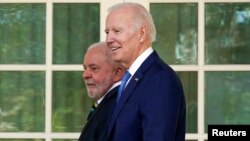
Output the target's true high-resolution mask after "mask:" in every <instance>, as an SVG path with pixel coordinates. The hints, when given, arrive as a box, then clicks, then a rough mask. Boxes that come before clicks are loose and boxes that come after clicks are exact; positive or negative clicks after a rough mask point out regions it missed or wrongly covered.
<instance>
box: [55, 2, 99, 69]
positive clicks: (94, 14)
mask: <svg viewBox="0 0 250 141" xmlns="http://www.w3.org/2000/svg"><path fill="white" fill-rule="evenodd" d="M53 9H54V11H53V12H54V13H53V14H54V15H53V63H54V64H81V63H82V56H83V53H84V52H85V51H86V47H87V46H89V45H90V44H91V43H93V42H97V41H99V40H100V5H99V4H94V3H91V4H87V3H81V4H80V3H74V4H68V3H66V4H64V3H63V4H62V3H56V4H54V7H53Z"/></svg>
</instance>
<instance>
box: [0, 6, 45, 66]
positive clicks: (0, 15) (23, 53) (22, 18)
mask: <svg viewBox="0 0 250 141" xmlns="http://www.w3.org/2000/svg"><path fill="white" fill-rule="evenodd" d="M0 35H1V38H0V54H1V55H0V63H1V64H44V62H45V4H4V3H0Z"/></svg>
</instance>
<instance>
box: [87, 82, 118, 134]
mask: <svg viewBox="0 0 250 141" xmlns="http://www.w3.org/2000/svg"><path fill="white" fill-rule="evenodd" d="M118 88H119V86H116V87H115V88H113V89H112V90H111V91H110V92H108V93H107V95H106V96H105V97H104V98H103V100H102V101H101V103H100V104H99V105H98V106H97V108H96V111H95V112H94V113H93V115H92V116H91V117H90V118H89V120H88V121H86V124H85V126H84V128H83V130H82V132H83V133H84V132H85V131H86V130H87V128H88V126H89V125H90V124H91V122H92V121H93V120H94V118H95V116H96V115H97V113H98V111H100V109H101V108H102V106H103V105H104V104H105V103H106V102H107V101H108V100H109V99H110V98H112V97H113V96H115V95H116V94H117V91H118Z"/></svg>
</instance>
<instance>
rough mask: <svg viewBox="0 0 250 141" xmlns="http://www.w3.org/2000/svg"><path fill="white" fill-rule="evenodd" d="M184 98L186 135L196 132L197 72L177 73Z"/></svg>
mask: <svg viewBox="0 0 250 141" xmlns="http://www.w3.org/2000/svg"><path fill="white" fill-rule="evenodd" d="M177 74H178V76H179V77H180V79H181V83H182V85H183V89H184V93H185V96H186V109H187V111H186V116H187V121H186V126H187V127H186V129H187V132H188V133H196V132H197V90H198V88H197V87H198V86H197V84H198V83H197V80H198V79H197V72H177Z"/></svg>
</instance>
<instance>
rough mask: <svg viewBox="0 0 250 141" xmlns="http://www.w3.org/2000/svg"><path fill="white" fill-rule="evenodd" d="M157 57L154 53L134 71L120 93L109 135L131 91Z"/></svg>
mask: <svg viewBox="0 0 250 141" xmlns="http://www.w3.org/2000/svg"><path fill="white" fill-rule="evenodd" d="M157 56H158V55H157V54H156V52H153V53H152V54H151V55H150V56H149V57H148V58H147V59H146V60H145V61H144V62H143V63H142V65H141V67H139V69H138V70H137V71H136V73H135V74H134V75H133V76H132V78H131V80H130V81H129V83H128V85H127V86H126V88H125V90H124V91H123V93H122V96H121V98H120V100H119V102H118V103H117V104H116V106H115V108H114V111H113V113H112V116H111V121H110V126H109V134H110V133H111V130H112V128H113V126H114V123H115V121H116V119H117V117H118V115H119V113H120V112H121V111H122V108H123V107H124V104H125V103H126V101H127V100H128V99H129V97H130V96H131V94H132V92H133V90H134V89H135V87H136V86H137V85H138V84H139V82H140V81H141V80H142V79H143V73H144V71H146V70H147V69H148V68H149V67H150V65H151V64H152V63H153V62H154V61H155V59H156V57H157Z"/></svg>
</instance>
